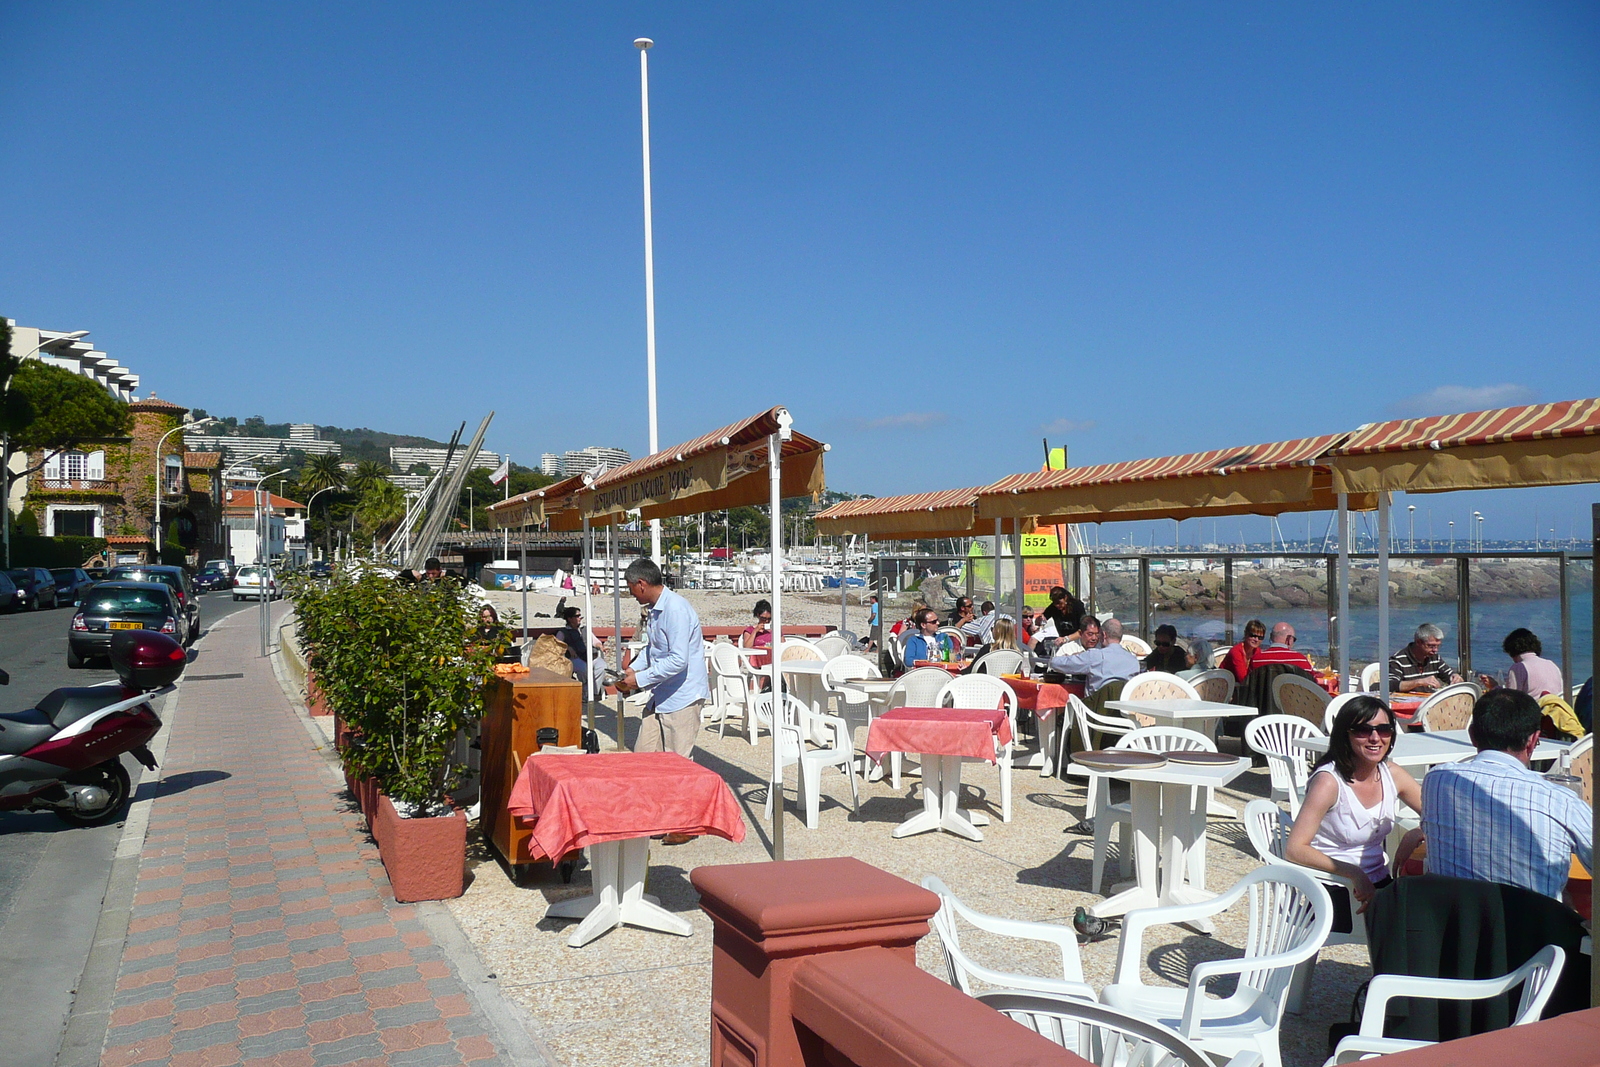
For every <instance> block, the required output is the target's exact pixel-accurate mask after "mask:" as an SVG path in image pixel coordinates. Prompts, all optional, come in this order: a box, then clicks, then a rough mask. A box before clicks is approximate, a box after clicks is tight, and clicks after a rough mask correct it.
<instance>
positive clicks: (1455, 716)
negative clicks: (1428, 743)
mask: <svg viewBox="0 0 1600 1067" xmlns="http://www.w3.org/2000/svg"><path fill="white" fill-rule="evenodd" d="M1481 696H1483V690H1482V689H1479V688H1478V683H1476V682H1457V683H1456V684H1454V685H1447V686H1445V687H1444V688H1442V689H1439V690H1438V691H1436V692H1434V693H1433V694H1432V695H1431V696H1429V697H1428V698H1427V699H1426V700H1424V701H1423V702H1422V704H1421V706H1419V707H1418V708H1417V717H1416V719H1415V721H1416V722H1417V723H1419V724H1421V726H1422V732H1423V733H1437V732H1438V731H1440V730H1465V729H1466V728H1467V727H1468V725H1469V724H1471V722H1472V708H1473V705H1475V704H1476V703H1477V702H1478V698H1479V697H1481Z"/></svg>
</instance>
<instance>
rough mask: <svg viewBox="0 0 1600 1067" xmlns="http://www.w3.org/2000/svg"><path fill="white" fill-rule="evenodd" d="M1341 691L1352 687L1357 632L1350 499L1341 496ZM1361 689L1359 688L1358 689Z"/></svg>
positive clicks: (1343, 495)
mask: <svg viewBox="0 0 1600 1067" xmlns="http://www.w3.org/2000/svg"><path fill="white" fill-rule="evenodd" d="M1338 582H1339V691H1340V692H1341V693H1342V692H1344V691H1345V689H1346V688H1347V687H1348V686H1349V685H1350V646H1351V644H1352V643H1353V642H1354V640H1355V631H1354V630H1353V628H1352V627H1351V626H1350V498H1349V496H1348V495H1347V494H1345V493H1340V494H1339V578H1338ZM1357 688H1359V686H1358V687H1357Z"/></svg>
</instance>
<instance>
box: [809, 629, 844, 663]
mask: <svg viewBox="0 0 1600 1067" xmlns="http://www.w3.org/2000/svg"><path fill="white" fill-rule="evenodd" d="M815 647H816V650H817V651H818V652H819V653H821V654H822V658H823V659H833V658H834V657H835V656H843V655H846V654H847V653H849V652H850V642H849V641H846V640H845V639H844V638H842V637H840V636H839V635H838V634H823V635H822V636H821V637H819V638H817V643H816V646H815Z"/></svg>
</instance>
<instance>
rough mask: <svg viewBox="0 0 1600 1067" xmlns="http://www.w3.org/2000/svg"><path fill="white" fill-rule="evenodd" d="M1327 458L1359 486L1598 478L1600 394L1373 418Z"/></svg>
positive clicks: (1414, 487)
mask: <svg viewBox="0 0 1600 1067" xmlns="http://www.w3.org/2000/svg"><path fill="white" fill-rule="evenodd" d="M1325 462H1326V463H1327V464H1328V466H1329V467H1330V468H1331V470H1332V474H1333V480H1334V485H1335V486H1336V487H1337V488H1338V489H1341V490H1344V491H1347V492H1360V493H1375V492H1379V491H1382V490H1387V491H1390V492H1394V491H1397V490H1403V491H1405V492H1408V493H1444V492H1451V491H1454V490H1459V489H1516V488H1525V487H1529V486H1539V485H1574V484H1582V483H1586V482H1600V399H1589V400H1563V401H1560V402H1559V403H1554V404H1528V405H1525V406H1523V407H1514V408H1498V409H1496V410H1493V411H1474V412H1468V413H1466V414H1461V415H1435V416H1429V417H1427V418H1420V419H1398V420H1395V421H1393V422H1379V423H1372V424H1370V425H1367V426H1363V427H1361V428H1360V429H1359V430H1357V431H1355V433H1353V434H1350V435H1349V437H1348V439H1346V440H1345V441H1344V442H1343V443H1342V444H1340V445H1339V446H1338V447H1337V448H1335V449H1333V450H1332V451H1331V453H1330V454H1329V456H1328V458H1327V460H1326V461H1325Z"/></svg>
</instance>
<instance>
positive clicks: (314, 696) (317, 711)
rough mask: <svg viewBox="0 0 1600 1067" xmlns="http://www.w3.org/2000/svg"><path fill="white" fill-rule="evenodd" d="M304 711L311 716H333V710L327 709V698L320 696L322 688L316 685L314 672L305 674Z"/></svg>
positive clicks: (315, 673)
mask: <svg viewBox="0 0 1600 1067" xmlns="http://www.w3.org/2000/svg"><path fill="white" fill-rule="evenodd" d="M306 711H308V712H310V713H311V714H312V715H332V714H333V710H332V709H331V708H329V707H328V700H327V698H326V697H324V696H323V695H322V687H321V686H319V685H318V684H317V672H316V671H310V672H308V673H307V674H306Z"/></svg>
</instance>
